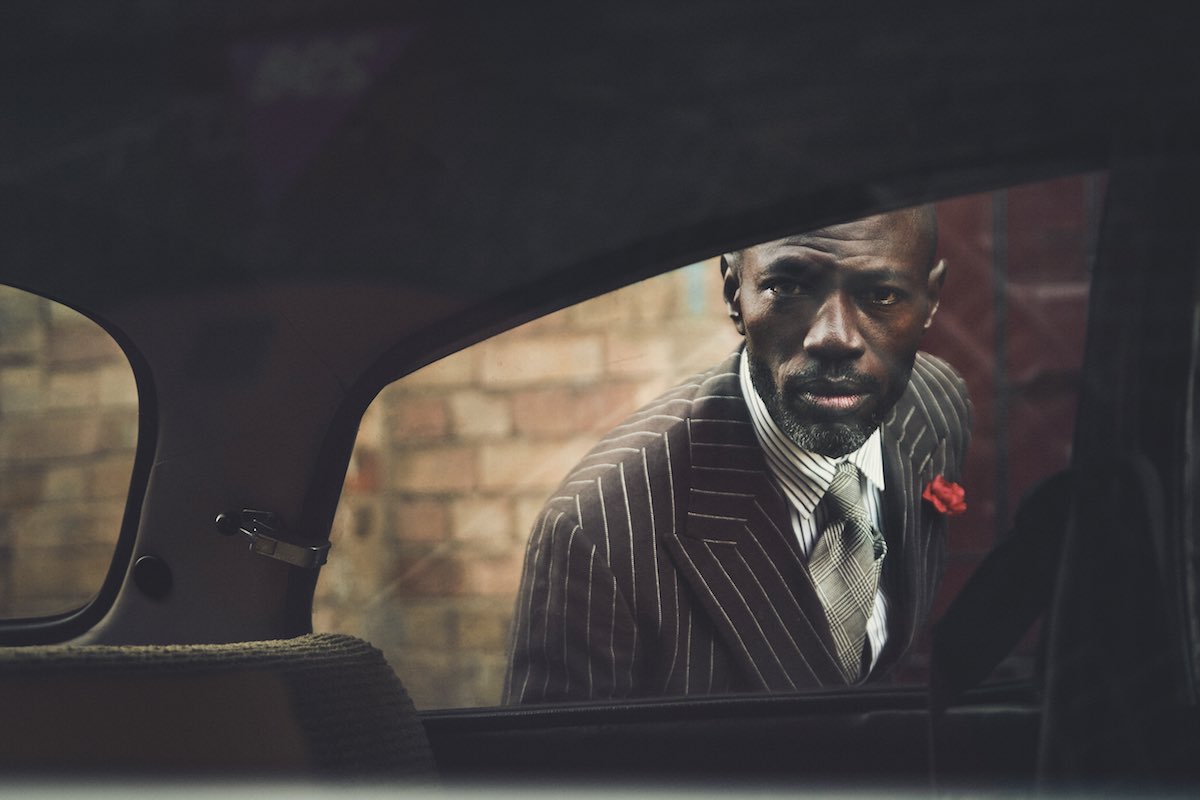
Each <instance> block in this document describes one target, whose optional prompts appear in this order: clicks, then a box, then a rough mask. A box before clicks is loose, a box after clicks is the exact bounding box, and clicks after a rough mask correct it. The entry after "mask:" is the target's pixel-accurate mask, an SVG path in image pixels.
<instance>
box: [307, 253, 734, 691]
mask: <svg viewBox="0 0 1200 800" xmlns="http://www.w3.org/2000/svg"><path fill="white" fill-rule="evenodd" d="M739 340H740V337H739V336H738V335H737V334H736V332H735V331H734V330H733V325H732V324H731V323H730V322H729V320H728V318H727V317H726V316H725V308H724V305H723V303H722V301H721V285H720V276H719V272H718V269H717V265H716V262H715V261H708V262H704V263H702V264H697V265H694V266H692V267H688V268H686V269H683V270H679V271H676V272H674V273H670V274H667V275H663V276H660V277H658V278H654V279H652V280H649V281H645V282H643V283H640V284H637V285H635V286H631V287H627V288H625V289H622V290H620V291H617V292H614V293H611V294H608V295H605V296H603V297H599V298H596V299H594V300H591V301H589V302H587V303H583V304H581V305H577V306H574V307H572V308H569V309H565V310H563V311H561V312H559V313H557V314H552V315H550V316H547V317H544V318H542V319H539V320H537V321H535V322H532V323H530V324H528V325H524V326H522V327H520V328H516V329H514V330H511V331H508V332H506V333H504V334H501V335H500V336H497V337H495V338H493V339H490V340H488V341H486V342H483V343H481V344H479V345H477V346H475V347H473V348H469V349H467V350H465V351H462V352H460V353H457V354H455V355H453V356H450V357H449V358H446V359H444V360H442V361H440V362H438V363H436V364H433V365H431V366H429V367H427V368H425V369H423V370H420V371H419V372H416V373H414V374H412V375H410V376H408V377H406V378H404V379H402V380H400V381H398V382H396V383H395V384H393V385H391V386H389V387H388V388H387V389H386V390H385V391H384V392H383V393H381V394H380V396H379V397H378V398H377V399H376V401H375V402H374V403H373V404H372V406H371V408H370V409H369V410H368V411H367V414H366V416H365V418H364V419H363V422H362V426H361V428H360V430H359V436H358V441H357V444H356V446H355V451H354V455H353V458H352V463H351V466H350V472H349V474H348V475H347V478H346V489H345V492H344V494H343V497H342V501H341V505H340V506H339V508H338V513H337V518H336V520H335V523H334V531H333V550H332V552H331V554H330V562H329V564H328V565H327V566H326V567H324V568H323V571H322V575H321V580H320V584H319V586H318V598H317V604H316V608H315V612H314V614H315V616H314V624H315V627H316V628H317V629H318V630H338V631H345V632H350V633H355V634H358V635H360V636H362V637H364V638H366V639H368V640H369V641H371V642H372V643H374V644H375V645H376V646H378V647H380V648H381V649H383V651H384V653H385V654H386V655H387V658H388V660H389V661H390V662H391V664H392V666H393V667H394V668H395V669H396V671H397V672H398V673H399V674H400V675H401V676H403V678H404V681H405V683H406V684H407V685H408V687H409V691H410V692H411V693H412V695H413V698H414V700H415V701H416V703H417V705H418V706H419V707H426V708H431V707H449V706H477V705H492V704H495V703H497V702H498V701H499V699H500V688H501V684H502V681H503V677H504V668H505V663H506V659H505V649H506V644H507V636H508V626H509V621H510V620H511V617H512V607H513V602H514V599H515V596H516V590H517V582H518V579H519V577H520V573H521V562H522V558H523V556H524V550H525V541H526V539H527V537H528V534H529V528H530V525H531V524H532V522H533V519H534V517H535V516H536V515H537V512H538V510H539V509H540V508H541V505H542V503H543V501H544V500H545V499H546V497H547V496H548V495H549V493H550V492H551V490H553V489H554V487H555V486H556V485H557V484H558V482H559V481H560V480H561V479H562V477H563V475H564V474H565V473H566V472H567V470H568V469H569V468H570V467H571V466H572V465H573V464H574V463H575V462H576V461H577V460H578V459H579V457H580V456H582V455H583V454H584V453H585V452H587V450H588V449H590V448H591V446H592V445H593V444H595V442H596V439H597V438H598V437H599V436H600V435H601V434H603V433H605V432H606V431H608V430H609V429H610V428H611V427H613V426H614V425H615V424H617V423H618V422H620V421H621V420H622V419H623V418H624V417H625V416H626V415H628V414H629V412H631V411H633V410H634V409H635V408H637V407H638V406H640V405H642V404H643V403H645V402H647V401H649V400H650V399H652V398H653V397H655V396H656V395H657V394H659V393H660V392H662V391H663V390H664V389H666V388H668V387H669V386H671V385H673V384H674V383H676V382H678V380H680V379H681V378H684V377H686V376H688V375H691V374H693V373H695V372H698V371H700V370H703V369H706V368H708V367H709V366H711V365H713V364H714V363H716V362H717V361H718V360H720V359H721V358H722V357H723V356H725V355H726V354H728V353H729V352H730V351H731V350H732V349H733V348H734V347H736V346H737V343H738V341H739Z"/></svg>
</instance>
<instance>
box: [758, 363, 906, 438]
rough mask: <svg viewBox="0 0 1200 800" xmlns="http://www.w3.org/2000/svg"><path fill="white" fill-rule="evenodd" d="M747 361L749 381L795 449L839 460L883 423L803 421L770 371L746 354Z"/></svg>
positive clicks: (876, 420) (848, 419)
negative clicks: (748, 360) (800, 448)
mask: <svg viewBox="0 0 1200 800" xmlns="http://www.w3.org/2000/svg"><path fill="white" fill-rule="evenodd" d="M745 355H746V357H748V358H749V359H750V382H751V383H752V384H754V390H755V391H756V392H758V396H759V397H761V398H762V401H763V405H765V406H766V407H767V412H768V413H769V414H770V415H771V419H773V420H775V424H776V425H778V426H779V429H780V430H782V431H783V432H784V433H785V434H787V437H788V438H789V439H791V440H792V441H793V442H795V443H796V444H797V445H798V446H800V447H802V448H803V449H805V450H808V451H809V452H812V453H820V454H821V455H823V456H828V457H830V458H840V457H842V456H844V455H846V454H848V453H853V452H854V451H855V450H857V449H858V448H860V447H862V446H863V445H864V444H866V441H867V439H869V438H871V434H872V433H874V432H875V430H876V429H877V428H878V427H879V423H880V422H881V421H882V420H879V419H876V418H875V417H874V416H870V417H866V418H863V419H854V418H847V419H840V420H837V421H829V420H822V421H819V422H818V421H813V420H807V421H806V420H805V419H804V418H803V417H802V416H801V415H800V414H798V413H797V412H796V410H795V409H793V408H792V407H791V406H790V405H788V402H787V398H786V397H785V396H784V394H783V392H781V391H780V390H779V387H778V386H777V385H776V384H775V378H774V376H772V375H771V371H770V370H769V369H768V368H767V367H766V365H764V364H762V363H761V362H760V361H758V360H757V359H756V358H754V357H753V356H751V355H750V354H749V353H748V352H747V353H746V354H745Z"/></svg>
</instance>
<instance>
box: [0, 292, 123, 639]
mask: <svg viewBox="0 0 1200 800" xmlns="http://www.w3.org/2000/svg"><path fill="white" fill-rule="evenodd" d="M137 424H138V413H137V389H136V385H135V383H134V378H133V372H132V369H131V368H130V366H129V362H128V361H127V360H126V358H125V356H124V354H123V353H122V352H121V349H120V348H119V347H118V346H117V344H116V343H115V342H114V341H113V340H112V338H111V337H110V336H109V335H108V334H107V333H106V332H105V331H104V330H103V329H101V328H100V327H99V326H98V325H96V324H95V323H94V322H92V321H91V320H89V319H87V318H86V317H84V316H82V315H81V314H79V313H78V312H76V311H74V310H72V309H70V308H67V307H66V306H63V305H60V304H58V303H54V302H52V301H50V300H47V299H45V298H41V297H38V296H36V295H33V294H29V293H28V292H23V291H21V290H18V289H13V288H11V287H6V286H0V618H21V617H37V616H44V615H49V614H55V613H59V612H63V611H69V610H71V609H74V608H78V607H80V606H82V605H84V604H85V603H87V602H88V600H89V599H91V597H92V596H93V595H95V593H96V592H97V591H98V590H99V588H100V586H101V584H102V583H103V581H104V578H105V575H106V573H107V571H108V567H109V564H110V562H111V561H112V557H113V551H114V549H115V547H116V541H117V536H118V534H119V532H120V528H121V517H122V514H123V512H124V509H125V500H126V494H127V492H128V490H129V481H130V475H131V473H132V470H133V455H134V448H135V445H136V443H137Z"/></svg>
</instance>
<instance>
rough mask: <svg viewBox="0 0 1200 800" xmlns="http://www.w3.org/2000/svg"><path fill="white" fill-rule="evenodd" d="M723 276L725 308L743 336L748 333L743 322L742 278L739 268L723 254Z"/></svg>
mask: <svg viewBox="0 0 1200 800" xmlns="http://www.w3.org/2000/svg"><path fill="white" fill-rule="evenodd" d="M721 278H722V280H723V281H724V285H723V288H722V293H723V294H724V295H725V308H726V310H728V311H729V318H730V319H731V320H733V327H735V328H737V332H738V333H740V334H741V335H742V336H745V335H746V325H745V323H744V322H742V280H741V276H740V275H739V274H738V270H736V269H734V268H733V266H732V265H731V264H730V263H729V259H728V258H726V257H725V256H721Z"/></svg>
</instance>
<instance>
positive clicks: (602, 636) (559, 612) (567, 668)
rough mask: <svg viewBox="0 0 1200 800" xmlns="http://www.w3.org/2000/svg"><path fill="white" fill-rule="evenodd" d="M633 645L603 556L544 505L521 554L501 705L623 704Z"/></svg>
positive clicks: (567, 519)
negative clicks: (613, 700) (595, 701)
mask: <svg viewBox="0 0 1200 800" xmlns="http://www.w3.org/2000/svg"><path fill="white" fill-rule="evenodd" d="M636 638H637V637H636V629H635V626H634V620H633V615H632V614H631V613H630V610H629V607H628V606H627V604H626V602H625V600H624V598H623V597H622V596H621V593H620V591H619V589H618V587H617V580H616V577H615V576H614V574H613V571H612V569H611V568H610V566H609V564H608V562H607V560H606V559H605V557H604V551H603V550H602V549H599V548H597V546H596V544H595V543H594V542H593V541H592V540H591V539H590V538H589V537H588V535H587V533H586V532H585V531H584V529H583V528H582V527H581V526H580V524H579V521H578V520H577V519H576V518H575V516H574V514H571V513H568V512H567V511H566V510H564V508H563V506H562V505H561V504H555V503H553V502H551V503H549V504H547V506H546V507H545V508H544V509H543V510H542V513H541V514H540V515H539V517H538V519H537V520H536V521H535V522H534V525H533V530H532V532H531V533H530V537H529V544H528V547H527V548H526V552H525V566H524V572H523V574H522V577H521V587H520V591H519V592H518V594H517V607H516V611H515V614H514V619H513V626H512V633H511V639H510V645H509V664H508V674H507V676H506V680H505V688H504V698H503V702H504V703H505V704H517V703H539V702H553V701H562V700H590V699H605V698H615V697H623V696H626V695H628V694H629V693H630V690H631V686H632V675H633V659H634V649H635V645H636Z"/></svg>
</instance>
